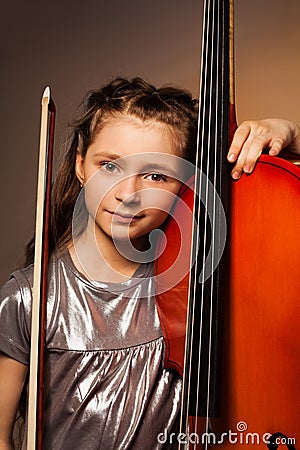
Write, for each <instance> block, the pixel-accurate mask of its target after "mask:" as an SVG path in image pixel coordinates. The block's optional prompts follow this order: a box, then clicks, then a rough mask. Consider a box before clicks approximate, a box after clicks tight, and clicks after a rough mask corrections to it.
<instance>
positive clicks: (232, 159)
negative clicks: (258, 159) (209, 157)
mask: <svg viewBox="0 0 300 450" xmlns="http://www.w3.org/2000/svg"><path fill="white" fill-rule="evenodd" d="M228 161H230V162H234V161H235V154H234V153H231V154H230V155H229V156H228Z"/></svg>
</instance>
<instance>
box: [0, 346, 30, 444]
mask: <svg viewBox="0 0 300 450" xmlns="http://www.w3.org/2000/svg"><path fill="white" fill-rule="evenodd" d="M26 374H27V366H26V365H25V364H22V363H20V362H18V361H15V360H14V359H12V358H9V357H8V356H6V355H4V354H3V353H0V450H11V449H12V446H11V433H12V429H13V425H14V421H15V417H16V413H17V409H18V405H19V401H20V397H21V393H22V389H23V386H24V382H25V378H26Z"/></svg>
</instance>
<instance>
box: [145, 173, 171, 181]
mask: <svg viewBox="0 0 300 450" xmlns="http://www.w3.org/2000/svg"><path fill="white" fill-rule="evenodd" d="M149 177H150V179H151V181H166V180H167V178H166V176H165V175H162V174H161V173H151V174H150V175H149Z"/></svg>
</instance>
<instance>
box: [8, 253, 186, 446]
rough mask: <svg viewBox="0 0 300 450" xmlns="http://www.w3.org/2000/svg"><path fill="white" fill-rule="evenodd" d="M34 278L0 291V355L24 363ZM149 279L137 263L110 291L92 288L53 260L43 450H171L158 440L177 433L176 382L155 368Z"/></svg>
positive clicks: (158, 340) (17, 279)
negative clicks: (136, 266) (162, 449)
mask: <svg viewBox="0 0 300 450" xmlns="http://www.w3.org/2000/svg"><path fill="white" fill-rule="evenodd" d="M32 273H33V269H32V266H30V267H28V268H26V269H22V270H19V271H17V272H15V273H14V274H13V275H12V278H11V279H10V280H9V282H8V283H6V284H5V286H4V287H3V288H2V291H1V303H0V350H1V351H3V352H4V353H6V354H8V355H9V356H11V357H12V358H14V359H16V360H18V361H20V362H22V363H24V364H28V361H29V347H30V314H31V312H30V311H31V286H32ZM151 274H152V265H150V264H147V265H141V266H140V268H139V269H138V271H137V272H136V274H135V277H134V278H133V279H131V280H128V281H126V282H123V283H119V285H118V286H117V287H118V289H115V287H116V285H115V284H114V285H110V284H104V283H90V282H89V281H88V280H87V279H86V278H84V277H83V276H82V275H81V274H80V273H79V272H78V271H77V270H76V268H75V267H74V264H73V262H72V260H71V258H70V256H69V253H68V252H66V253H65V254H63V255H60V256H55V257H53V258H52V260H51V262H50V269H49V288H48V304H47V334H46V353H45V355H46V380H45V431H44V449H45V450H77V449H78V450H79V449H80V450H96V449H102V450H110V449H122V450H123V449H124V450H125V449H137V450H155V449H161V448H168V447H169V445H168V444H167V443H165V441H166V439H164V437H165V436H166V435H167V434H170V433H172V432H173V431H175V427H176V420H177V417H178V411H179V404H180V392H181V380H180V378H179V376H178V375H177V374H176V373H175V372H172V371H168V370H165V369H164V368H163V354H164V341H163V338H162V332H161V328H160V324H159V319H158V315H157V312H156V308H155V299H154V296H153V281H152V277H151ZM139 279H140V280H141V282H139ZM145 279H147V281H146V282H145ZM142 281H143V282H142ZM112 292H115V293H112ZM23 448H26V442H24V443H23Z"/></svg>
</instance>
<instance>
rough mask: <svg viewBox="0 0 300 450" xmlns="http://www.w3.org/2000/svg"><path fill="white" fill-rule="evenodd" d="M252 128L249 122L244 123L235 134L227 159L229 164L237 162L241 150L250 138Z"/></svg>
mask: <svg viewBox="0 0 300 450" xmlns="http://www.w3.org/2000/svg"><path fill="white" fill-rule="evenodd" d="M250 130H251V127H250V125H249V124H248V122H244V123H242V125H240V126H239V128H238V129H237V130H236V132H235V133H234V136H233V139H232V142H231V145H230V148H229V151H228V154H227V159H228V161H229V162H235V161H236V160H237V157H238V155H239V154H240V153H241V150H242V148H243V146H244V144H245V142H246V140H247V139H248V137H249V134H250Z"/></svg>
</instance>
